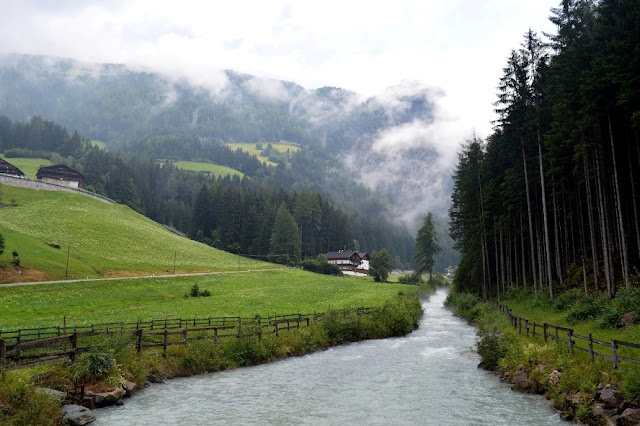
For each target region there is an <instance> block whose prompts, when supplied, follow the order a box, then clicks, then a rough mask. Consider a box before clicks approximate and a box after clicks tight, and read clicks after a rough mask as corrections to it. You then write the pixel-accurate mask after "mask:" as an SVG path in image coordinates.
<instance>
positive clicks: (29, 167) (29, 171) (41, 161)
mask: <svg viewBox="0 0 640 426" xmlns="http://www.w3.org/2000/svg"><path fill="white" fill-rule="evenodd" d="M0 158H4V159H5V160H7V161H8V162H9V163H11V164H13V165H14V166H16V167H17V168H19V169H20V170H22V172H23V173H24V174H25V175H26V176H27V177H28V178H30V179H35V178H36V173H38V169H39V168H40V166H50V165H51V162H50V161H49V160H47V159H46V158H21V157H16V158H6V157H5V156H3V155H0Z"/></svg>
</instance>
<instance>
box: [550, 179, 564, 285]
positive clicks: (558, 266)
mask: <svg viewBox="0 0 640 426" xmlns="http://www.w3.org/2000/svg"><path fill="white" fill-rule="evenodd" d="M551 200H552V201H553V237H554V238H553V241H554V248H555V254H556V256H555V258H556V271H557V274H558V278H559V279H560V284H561V285H562V286H563V287H564V274H563V272H562V266H561V260H560V256H561V253H560V240H559V239H558V238H559V234H560V230H559V228H558V205H557V203H556V191H555V188H553V189H552V193H551Z"/></svg>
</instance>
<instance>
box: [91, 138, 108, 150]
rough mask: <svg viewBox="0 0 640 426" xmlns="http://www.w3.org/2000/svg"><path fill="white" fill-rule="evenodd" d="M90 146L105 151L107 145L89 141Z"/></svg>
mask: <svg viewBox="0 0 640 426" xmlns="http://www.w3.org/2000/svg"><path fill="white" fill-rule="evenodd" d="M91 145H93V146H97V147H98V148H100V149H104V150H106V149H107V144H106V143H104V142H102V141H98V140H92V141H91Z"/></svg>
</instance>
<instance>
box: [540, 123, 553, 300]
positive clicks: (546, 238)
mask: <svg viewBox="0 0 640 426" xmlns="http://www.w3.org/2000/svg"><path fill="white" fill-rule="evenodd" d="M538 156H539V159H540V188H541V190H542V217H543V220H544V246H545V250H546V253H545V254H546V260H547V262H546V263H547V282H548V285H549V298H550V299H551V300H553V279H552V275H551V250H550V248H549V220H548V218H547V197H546V190H545V187H544V168H543V166H542V142H541V141H540V131H539V130H538Z"/></svg>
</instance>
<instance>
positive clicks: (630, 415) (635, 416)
mask: <svg viewBox="0 0 640 426" xmlns="http://www.w3.org/2000/svg"><path fill="white" fill-rule="evenodd" d="M617 424H618V425H620V426H636V425H638V424H640V409H638V408H627V409H626V410H624V412H623V413H622V414H621V415H620V417H618V421H617Z"/></svg>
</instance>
